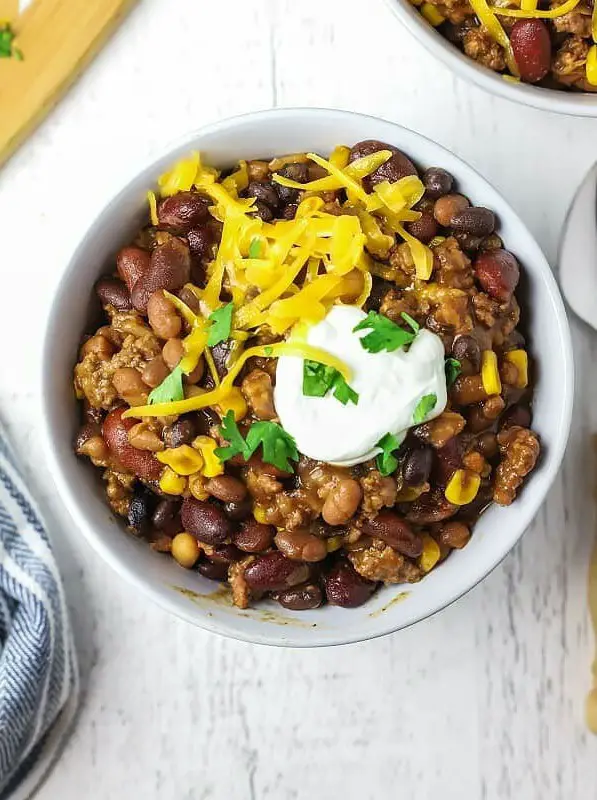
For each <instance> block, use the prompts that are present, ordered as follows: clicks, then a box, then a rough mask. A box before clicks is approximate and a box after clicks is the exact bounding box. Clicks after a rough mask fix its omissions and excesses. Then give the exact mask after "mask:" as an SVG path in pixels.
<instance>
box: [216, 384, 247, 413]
mask: <svg viewBox="0 0 597 800" xmlns="http://www.w3.org/2000/svg"><path fill="white" fill-rule="evenodd" d="M248 410H249V409H248V408H247V404H246V402H245V398H244V397H243V396H242V392H241V390H240V389H239V388H238V387H237V386H233V387H232V389H231V390H230V393H229V394H227V395H226V397H225V398H224V399H223V400H220V402H219V403H218V405H217V406H216V411H217V412H218V414H220V416H221V417H225V416H226V414H227V413H228V411H233V412H234V419H235V420H236V421H237V422H239V421H240V420H241V419H243V417H246V416H247V411H248Z"/></svg>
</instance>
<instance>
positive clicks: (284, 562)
mask: <svg viewBox="0 0 597 800" xmlns="http://www.w3.org/2000/svg"><path fill="white" fill-rule="evenodd" d="M308 577H309V567H308V565H307V564H300V563H297V562H296V561H291V560H290V559H289V558H286V556H285V555H284V554H283V553H281V552H280V551H279V550H274V551H273V552H271V553H266V554H265V555H262V556H259V557H258V558H256V559H255V561H253V562H252V563H251V564H249V566H248V567H247V568H246V570H245V580H246V582H247V584H248V585H249V587H250V588H251V589H256V590H262V591H281V590H282V589H289V588H290V587H291V586H296V585H298V584H299V583H304V582H305V581H306V580H307V578H308Z"/></svg>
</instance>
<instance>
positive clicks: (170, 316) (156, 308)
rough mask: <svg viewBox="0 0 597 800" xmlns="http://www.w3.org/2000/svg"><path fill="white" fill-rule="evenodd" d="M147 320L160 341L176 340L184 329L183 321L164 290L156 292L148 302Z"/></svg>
mask: <svg viewBox="0 0 597 800" xmlns="http://www.w3.org/2000/svg"><path fill="white" fill-rule="evenodd" d="M147 318H148V320H149V324H150V325H151V327H152V328H153V331H154V333H155V335H156V336H159V338H160V339H174V338H175V337H176V336H178V334H179V333H180V331H181V329H182V320H181V318H180V317H179V316H178V314H177V313H176V309H175V308H174V305H173V303H172V301H171V300H169V299H168V298H167V297H166V296H165V294H164V292H163V290H162V289H158V290H157V292H154V293H153V294H152V295H151V296H150V298H149V300H148V301H147Z"/></svg>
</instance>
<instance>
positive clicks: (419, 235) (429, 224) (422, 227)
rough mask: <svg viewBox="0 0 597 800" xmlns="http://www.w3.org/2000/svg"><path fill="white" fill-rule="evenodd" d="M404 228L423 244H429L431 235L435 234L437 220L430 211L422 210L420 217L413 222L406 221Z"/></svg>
mask: <svg viewBox="0 0 597 800" xmlns="http://www.w3.org/2000/svg"><path fill="white" fill-rule="evenodd" d="M405 228H406V230H407V231H408V232H409V233H410V235H411V236H414V237H415V239H418V240H419V241H420V242H423V244H429V242H430V241H431V240H432V239H433V237H434V236H436V235H437V222H436V221H435V217H434V216H433V214H432V213H431V212H430V211H422V212H421V219H418V220H416V221H415V222H407V223H406V225H405Z"/></svg>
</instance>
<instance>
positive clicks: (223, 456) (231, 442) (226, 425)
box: [214, 410, 252, 461]
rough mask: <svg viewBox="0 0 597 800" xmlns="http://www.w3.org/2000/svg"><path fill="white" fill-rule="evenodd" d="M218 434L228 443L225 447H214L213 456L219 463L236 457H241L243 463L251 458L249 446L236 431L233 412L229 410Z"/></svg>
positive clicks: (236, 426)
mask: <svg viewBox="0 0 597 800" xmlns="http://www.w3.org/2000/svg"><path fill="white" fill-rule="evenodd" d="M220 433H221V434H222V436H223V437H224V439H226V441H227V442H228V445H227V446H226V447H216V449H215V451H214V452H215V454H216V456H217V457H218V458H219V459H220V461H228V460H229V459H230V458H233V457H234V456H236V455H239V454H240V455H242V456H243V458H244V459H245V461H248V460H249V459H250V458H251V455H252V453H251V452H249V446H248V445H247V443H246V442H245V440H244V439H243V437H242V434H241V432H240V431H239V429H238V425H237V424H236V420H235V419H234V411H232V410H230V411H228V413H227V414H226V416H225V417H224V419H223V420H222V424H221V425H220Z"/></svg>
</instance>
